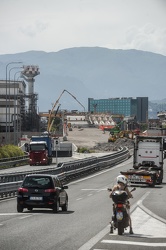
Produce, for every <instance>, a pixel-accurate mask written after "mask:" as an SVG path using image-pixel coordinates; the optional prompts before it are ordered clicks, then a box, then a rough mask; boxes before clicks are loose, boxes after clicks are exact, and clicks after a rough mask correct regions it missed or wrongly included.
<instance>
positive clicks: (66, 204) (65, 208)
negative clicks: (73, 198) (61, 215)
mask: <svg viewBox="0 0 166 250" xmlns="http://www.w3.org/2000/svg"><path fill="white" fill-rule="evenodd" d="M67 209H68V200H66V203H65V204H64V205H63V206H62V211H67Z"/></svg>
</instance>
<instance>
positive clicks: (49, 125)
mask: <svg viewBox="0 0 166 250" xmlns="http://www.w3.org/2000/svg"><path fill="white" fill-rule="evenodd" d="M64 92H67V93H68V94H69V95H71V96H72V97H73V98H74V99H75V100H76V101H77V102H78V103H79V104H80V105H81V106H82V107H83V109H84V112H85V107H84V106H83V105H82V104H81V103H80V102H79V101H78V100H77V98H76V97H75V96H74V95H72V94H71V93H70V92H69V91H68V90H66V89H64V90H63V91H62V93H61V94H60V96H59V98H58V99H57V100H56V102H55V103H54V105H53V107H52V109H51V111H50V112H49V116H48V125H47V131H48V132H50V131H51V128H52V125H53V123H54V119H55V117H56V115H57V113H58V109H59V106H58V108H57V110H56V112H55V116H54V118H53V119H52V115H53V112H54V109H55V107H56V106H57V104H58V103H59V100H60V98H61V96H62V95H63V94H64Z"/></svg>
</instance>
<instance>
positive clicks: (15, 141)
mask: <svg viewBox="0 0 166 250" xmlns="http://www.w3.org/2000/svg"><path fill="white" fill-rule="evenodd" d="M20 72H21V71H17V72H15V74H14V145H16V144H17V140H16V134H17V137H18V131H17V133H16V124H18V88H17V93H16V75H17V74H18V73H20ZM18 78H19V77H18ZM16 95H17V99H16ZM16 100H17V102H16ZM16 105H17V109H16ZM16 111H17V122H16Z"/></svg>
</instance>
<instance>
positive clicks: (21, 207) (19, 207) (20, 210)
mask: <svg viewBox="0 0 166 250" xmlns="http://www.w3.org/2000/svg"><path fill="white" fill-rule="evenodd" d="M23 209H24V208H23V206H21V205H20V204H17V212H18V213H22V212H23Z"/></svg>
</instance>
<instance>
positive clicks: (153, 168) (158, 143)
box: [121, 135, 164, 187]
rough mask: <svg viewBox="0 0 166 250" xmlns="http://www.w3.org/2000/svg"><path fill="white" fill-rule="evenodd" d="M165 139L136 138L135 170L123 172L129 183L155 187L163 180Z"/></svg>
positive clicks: (151, 137)
mask: <svg viewBox="0 0 166 250" xmlns="http://www.w3.org/2000/svg"><path fill="white" fill-rule="evenodd" d="M163 161H164V150H163V137H162V136H159V137H157V136H139V135H138V136H136V138H135V142H134V154H133V169H129V170H127V171H121V174H124V175H125V176H126V177H127V178H128V180H129V182H131V183H135V184H147V185H149V186H151V187H154V186H155V185H156V184H161V183H162V180H163Z"/></svg>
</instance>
